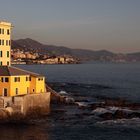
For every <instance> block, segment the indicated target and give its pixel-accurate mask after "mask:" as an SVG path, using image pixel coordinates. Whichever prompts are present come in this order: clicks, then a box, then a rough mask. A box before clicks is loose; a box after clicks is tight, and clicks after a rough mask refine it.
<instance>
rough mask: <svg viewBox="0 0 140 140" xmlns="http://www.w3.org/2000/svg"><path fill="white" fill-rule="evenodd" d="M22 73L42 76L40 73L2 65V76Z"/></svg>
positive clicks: (0, 74)
mask: <svg viewBox="0 0 140 140" xmlns="http://www.w3.org/2000/svg"><path fill="white" fill-rule="evenodd" d="M20 75H31V76H34V77H38V76H42V75H40V74H38V73H34V72H30V71H26V70H23V69H20V68H16V67H12V66H0V76H20Z"/></svg>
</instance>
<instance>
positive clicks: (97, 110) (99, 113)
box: [91, 108, 112, 115]
mask: <svg viewBox="0 0 140 140" xmlns="http://www.w3.org/2000/svg"><path fill="white" fill-rule="evenodd" d="M105 113H112V112H111V111H110V110H108V109H105V108H96V109H95V110H93V111H92V112H91V114H95V115H101V114H105Z"/></svg>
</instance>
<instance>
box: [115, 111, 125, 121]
mask: <svg viewBox="0 0 140 140" xmlns="http://www.w3.org/2000/svg"><path fill="white" fill-rule="evenodd" d="M113 117H114V119H123V118H128V114H127V113H126V112H124V111H123V110H117V111H116V112H115V113H114V115H113Z"/></svg>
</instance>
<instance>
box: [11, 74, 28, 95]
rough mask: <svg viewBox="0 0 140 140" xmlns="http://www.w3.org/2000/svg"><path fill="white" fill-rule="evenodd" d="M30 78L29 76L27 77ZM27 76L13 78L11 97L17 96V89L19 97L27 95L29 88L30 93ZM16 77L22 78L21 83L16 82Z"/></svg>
mask: <svg viewBox="0 0 140 140" xmlns="http://www.w3.org/2000/svg"><path fill="white" fill-rule="evenodd" d="M26 76H29V75H26ZM26 76H25V75H24V76H11V86H10V91H11V93H10V95H11V96H15V95H16V88H18V94H17V95H24V94H27V87H28V88H29V92H30V81H26ZM15 77H20V82H15V81H14V79H15Z"/></svg>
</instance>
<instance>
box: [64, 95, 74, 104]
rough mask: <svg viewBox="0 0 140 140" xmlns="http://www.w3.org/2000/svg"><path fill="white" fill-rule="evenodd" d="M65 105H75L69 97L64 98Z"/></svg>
mask: <svg viewBox="0 0 140 140" xmlns="http://www.w3.org/2000/svg"><path fill="white" fill-rule="evenodd" d="M65 103H66V104H74V103H75V100H74V99H73V98H71V97H66V98H65Z"/></svg>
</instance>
